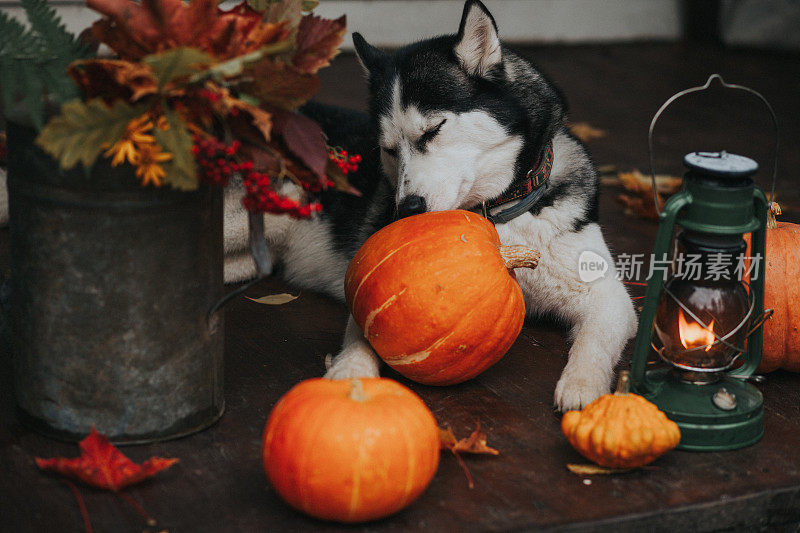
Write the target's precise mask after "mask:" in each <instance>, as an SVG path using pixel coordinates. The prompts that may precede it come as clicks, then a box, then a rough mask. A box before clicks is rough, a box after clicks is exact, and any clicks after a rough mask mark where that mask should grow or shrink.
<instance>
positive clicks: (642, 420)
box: [561, 371, 681, 468]
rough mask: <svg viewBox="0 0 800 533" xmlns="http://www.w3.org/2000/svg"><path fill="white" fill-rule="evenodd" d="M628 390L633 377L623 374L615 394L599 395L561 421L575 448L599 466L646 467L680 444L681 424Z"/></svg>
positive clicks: (565, 433)
mask: <svg viewBox="0 0 800 533" xmlns="http://www.w3.org/2000/svg"><path fill="white" fill-rule="evenodd" d="M629 389H630V375H629V374H628V371H624V372H623V373H622V374H621V375H620V378H619V382H618V384H617V391H616V392H615V393H613V394H604V395H603V396H600V397H599V398H597V399H596V400H595V401H593V402H592V403H590V404H589V405H587V406H586V407H584V409H583V411H568V412H566V413H564V417H563V418H562V419H561V431H563V432H564V435H565V436H566V437H567V440H569V443H570V444H572V447H573V448H575V449H576V450H577V451H578V452H579V453H580V454H581V455H583V456H584V457H586V458H587V459H589V460H591V461H594V462H595V463H597V464H599V465H600V466H606V467H609V468H636V467H639V466H642V465H646V464H647V463H651V462H653V461H654V460H655V459H656V458H658V457H659V456H660V455H662V454H664V453H665V452H668V451H669V450H671V449H673V448H674V447H675V446H677V445H678V443H679V442H680V441H681V432H680V429H678V425H677V424H676V423H675V422H673V421H672V420H670V419H668V418H667V416H666V415H665V414H664V413H663V412H661V411H660V410H659V409H658V407H656V406H655V405H654V404H652V403H650V402H649V401H647V400H645V399H644V398H643V397H642V396H639V395H638V394H633V393H631V392H629Z"/></svg>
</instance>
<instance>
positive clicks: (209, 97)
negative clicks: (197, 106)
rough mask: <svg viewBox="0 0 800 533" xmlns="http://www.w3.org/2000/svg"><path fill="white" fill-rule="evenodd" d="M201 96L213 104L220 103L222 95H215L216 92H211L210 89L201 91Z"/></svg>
mask: <svg viewBox="0 0 800 533" xmlns="http://www.w3.org/2000/svg"><path fill="white" fill-rule="evenodd" d="M200 96H202V97H203V98H205V99H206V100H208V101H209V102H211V103H212V104H213V103H215V102H218V101H219V99H220V98H222V95H220V94H219V93H215V92H214V91H209V90H208V89H200Z"/></svg>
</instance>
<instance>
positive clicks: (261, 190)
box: [36, 0, 360, 218]
mask: <svg viewBox="0 0 800 533" xmlns="http://www.w3.org/2000/svg"><path fill="white" fill-rule="evenodd" d="M315 4H316V2H312V1H309V0H252V1H251V2H249V3H248V2H245V1H243V2H242V3H240V4H238V5H236V6H234V7H232V8H230V9H221V8H220V7H218V6H217V4H216V2H215V0H191V1H190V2H188V3H187V2H184V1H183V0H143V1H142V2H141V3H139V2H133V1H130V0H87V5H88V6H89V7H90V8H92V9H94V10H96V11H98V12H99V13H101V14H102V15H103V18H101V19H100V20H99V21H97V22H95V23H94V24H93V25H92V26H91V27H90V28H89V29H88V30H87V31H86V32H84V35H83V38H84V41H86V40H89V41H90V42H91V41H95V42H96V43H99V44H102V45H106V46H107V47H108V48H110V49H111V51H113V53H114V57H113V58H90V59H79V60H77V61H73V62H71V63H70V64H69V65H68V67H67V73H68V75H69V77H70V78H71V79H72V80H73V81H74V83H75V85H77V87H78V89H79V91H78V92H79V97H77V98H74V99H72V100H69V101H66V102H64V103H63V105H62V106H61V108H60V113H59V114H57V115H55V116H53V117H52V118H51V119H50V120H49V121H48V122H47V123H46V124H45V125H44V127H43V128H42V129H41V132H40V134H39V136H38V138H37V139H36V144H37V145H38V146H39V147H40V148H42V149H43V150H44V151H45V152H47V153H48V154H50V155H51V156H52V157H53V158H55V159H56V160H57V161H58V162H59V164H60V166H61V168H62V169H64V170H69V169H71V168H73V167H75V166H77V165H79V164H80V165H82V166H83V167H84V168H90V167H91V166H92V165H93V164H94V163H95V162H97V161H98V160H101V159H106V160H108V162H109V163H110V164H111V165H112V166H120V165H130V166H131V167H133V169H134V172H135V175H136V177H137V178H138V180H139V181H140V182H141V184H142V185H144V186H149V187H162V186H169V187H172V188H175V189H179V190H185V191H189V190H194V189H196V188H197V187H198V186H199V185H200V184H201V183H208V184H212V185H221V186H225V185H227V184H228V182H229V180H231V179H232V178H234V177H235V178H236V179H240V180H241V181H242V182H243V186H244V187H243V190H244V196H243V199H242V202H243V204H244V206H245V207H246V208H247V209H248V210H249V211H251V212H253V213H259V212H270V213H288V214H289V215H291V216H293V217H297V218H306V217H309V216H311V214H312V213H313V212H315V211H317V210H319V204H318V203H316V202H315V201H314V194H315V193H317V192H319V191H321V190H322V189H324V188H327V187H334V186H336V187H339V188H343V189H346V188H348V185H347V180H346V176H345V175H346V174H347V172H348V171H350V170H352V169H353V168H354V167H355V165H357V164H358V161H359V160H360V158H359V157H358V156H348V155H347V154H346V153H343V151H341V150H339V149H336V148H332V147H329V146H327V145H326V140H325V136H324V134H323V132H322V130H321V129H320V127H319V125H317V124H316V123H315V122H314V121H313V120H311V119H309V118H307V117H305V116H303V115H302V114H300V113H298V112H297V109H298V107H300V106H301V105H302V104H303V103H305V102H306V101H307V100H308V99H310V98H311V97H312V96H313V95H314V94H315V93H316V91H317V89H318V88H319V78H318V76H317V71H318V70H319V69H320V68H322V67H324V66H326V65H328V64H329V61H330V59H331V58H332V57H333V56H334V55H336V53H337V51H338V46H339V45H340V43H341V41H342V36H343V34H344V31H345V17H344V16H342V17H341V18H339V19H336V20H327V19H324V18H321V17H319V16H316V15H314V14H312V13H311V12H310V11H311V10H312V9H313V8H314V7H315ZM285 180H291V181H292V182H294V183H295V184H297V185H298V186H299V187H300V188H302V190H303V191H305V193H306V194H305V195H304V196H303V197H302V198H301V199H300V200H295V199H290V198H287V197H284V196H282V195H281V194H279V193H278V189H279V187H280V185H281V184H282V183H283V182H284V181H285Z"/></svg>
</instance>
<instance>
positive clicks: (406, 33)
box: [316, 0, 680, 47]
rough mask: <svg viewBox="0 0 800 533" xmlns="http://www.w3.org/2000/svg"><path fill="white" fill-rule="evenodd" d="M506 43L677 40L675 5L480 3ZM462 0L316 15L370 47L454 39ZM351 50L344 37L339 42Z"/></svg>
mask: <svg viewBox="0 0 800 533" xmlns="http://www.w3.org/2000/svg"><path fill="white" fill-rule="evenodd" d="M484 3H485V4H486V7H488V8H489V11H491V12H492V15H493V16H494V18H495V20H496V21H497V26H498V28H499V30H500V36H501V38H502V39H504V40H506V41H510V42H570V43H576V42H589V41H591V42H608V41H630V40H638V39H669V40H674V39H677V38H679V36H680V20H679V13H678V1H677V0H484ZM463 6H464V2H463V0H427V1H423V0H419V1H414V0H411V1H408V0H322V1H321V2H320V5H319V7H318V8H317V9H316V12H317V13H319V14H320V15H324V16H326V17H334V16H340V15H341V14H343V13H345V14H347V26H348V30H350V31H358V32H360V33H361V34H362V35H364V38H365V39H367V41H368V42H370V43H372V44H375V45H383V46H397V45H401V44H404V43H407V42H409V41H413V40H415V39H421V38H425V37H432V36H435V35H441V34H443V33H455V32H456V31H457V30H458V24H459V21H460V19H461V11H462V9H463ZM345 46H346V47H352V42H351V40H350V37H349V36H348V37H347V40H346V42H345Z"/></svg>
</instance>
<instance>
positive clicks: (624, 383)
mask: <svg viewBox="0 0 800 533" xmlns="http://www.w3.org/2000/svg"><path fill="white" fill-rule="evenodd" d="M630 391H631V373H630V372H628V371H627V370H623V371H622V372H620V373H619V379H618V380H617V390H616V392H614V394H616V395H619V396H624V395H626V394H628V393H629V392H630Z"/></svg>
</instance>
